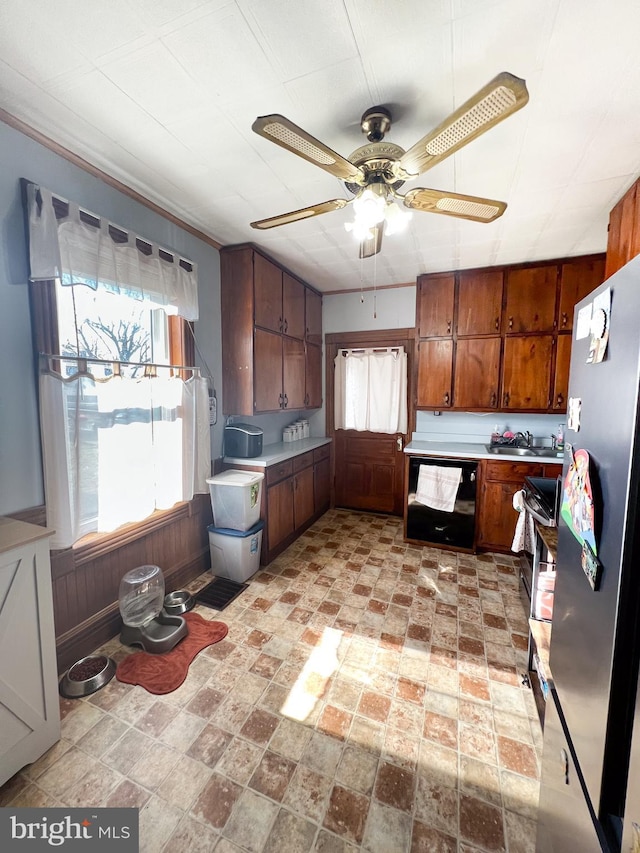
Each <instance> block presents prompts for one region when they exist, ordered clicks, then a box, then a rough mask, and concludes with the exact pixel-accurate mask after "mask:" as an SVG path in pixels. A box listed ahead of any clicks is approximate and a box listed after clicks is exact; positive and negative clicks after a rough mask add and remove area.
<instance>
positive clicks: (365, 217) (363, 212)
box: [353, 184, 387, 228]
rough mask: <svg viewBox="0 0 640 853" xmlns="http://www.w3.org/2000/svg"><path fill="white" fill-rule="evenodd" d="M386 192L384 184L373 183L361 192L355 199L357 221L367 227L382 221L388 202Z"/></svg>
mask: <svg viewBox="0 0 640 853" xmlns="http://www.w3.org/2000/svg"><path fill="white" fill-rule="evenodd" d="M378 187H380V189H378ZM374 188H375V189H374ZM386 194H387V187H386V186H384V185H383V184H373V185H372V186H371V187H367V188H366V189H365V190H363V191H362V192H361V193H359V194H358V195H357V196H356V198H355V199H354V200H353V209H354V211H355V221H356V222H357V223H358V224H360V225H363V226H364V227H365V228H373V226H374V225H378V223H380V222H382V221H383V220H384V214H385V207H386V204H387V199H386Z"/></svg>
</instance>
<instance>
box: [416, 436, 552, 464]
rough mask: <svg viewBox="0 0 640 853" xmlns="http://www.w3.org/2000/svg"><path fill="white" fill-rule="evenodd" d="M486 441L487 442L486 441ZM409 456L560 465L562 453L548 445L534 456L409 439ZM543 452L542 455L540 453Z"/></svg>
mask: <svg viewBox="0 0 640 853" xmlns="http://www.w3.org/2000/svg"><path fill="white" fill-rule="evenodd" d="M487 443H488V442H487ZM404 452H405V453H408V454H410V455H411V456H436V457H440V458H442V457H450V458H454V459H493V460H496V459H497V460H500V459H502V460H504V461H506V462H543V463H545V464H549V463H554V464H556V465H562V462H563V459H564V453H560V452H559V451H558V452H557V451H555V450H552V449H551V448H550V447H544V448H542V447H541V448H539V450H538V452H537V453H536V455H535V456H519V455H518V454H517V453H513V454H511V453H489V451H488V450H487V448H486V446H485V445H484V444H473V443H466V442H454V441H411V442H409V444H407V445H406V447H405V448H404ZM543 453H544V455H542V454H543Z"/></svg>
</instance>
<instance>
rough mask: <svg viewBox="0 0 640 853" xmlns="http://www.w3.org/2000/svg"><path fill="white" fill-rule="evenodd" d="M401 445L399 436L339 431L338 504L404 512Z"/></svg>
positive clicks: (351, 507)
mask: <svg viewBox="0 0 640 853" xmlns="http://www.w3.org/2000/svg"><path fill="white" fill-rule="evenodd" d="M401 444H402V439H400V443H398V440H397V437H396V436H395V435H383V434H381V433H372V432H355V431H354V430H343V429H340V430H336V433H335V456H336V479H335V483H336V498H335V502H336V506H341V507H347V508H350V509H366V510H375V511H376V512H389V513H394V514H396V515H401V514H402V507H403V501H402V483H403V469H404V458H403V453H402V450H401Z"/></svg>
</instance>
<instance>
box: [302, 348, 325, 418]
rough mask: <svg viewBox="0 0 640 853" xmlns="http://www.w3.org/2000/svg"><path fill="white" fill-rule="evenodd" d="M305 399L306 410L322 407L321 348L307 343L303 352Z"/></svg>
mask: <svg viewBox="0 0 640 853" xmlns="http://www.w3.org/2000/svg"><path fill="white" fill-rule="evenodd" d="M305 392H306V393H305V398H304V404H305V407H306V408H307V409H319V408H320V407H321V406H322V347H319V346H315V345H314V344H310V343H307V345H306V350H305Z"/></svg>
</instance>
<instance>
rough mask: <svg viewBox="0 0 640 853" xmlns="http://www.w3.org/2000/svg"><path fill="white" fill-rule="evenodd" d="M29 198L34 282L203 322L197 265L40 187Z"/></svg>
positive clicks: (29, 189)
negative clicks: (111, 296)
mask: <svg viewBox="0 0 640 853" xmlns="http://www.w3.org/2000/svg"><path fill="white" fill-rule="evenodd" d="M26 196H27V209H28V220H29V260H30V275H29V278H30V280H31V281H42V280H47V281H49V280H51V279H58V280H59V281H60V283H61V284H62V285H73V284H84V285H87V286H88V287H91V288H93V289H94V290H96V289H98V288H104V289H106V290H109V291H111V292H114V293H122V294H125V295H127V296H131V297H134V298H135V299H139V300H141V301H146V302H149V303H150V304H151V305H152V306H153V307H157V308H163V309H164V310H165V311H166V312H167V314H179V315H180V316H181V317H184V318H185V319H186V320H197V319H198V275H197V267H196V265H195V264H193V263H192V262H191V261H188V260H186V259H184V258H179V257H178V256H177V255H175V254H174V253H172V252H170V251H168V250H166V249H163V248H161V247H160V246H158V245H156V244H154V243H152V242H151V241H149V240H146V239H144V238H142V237H140V236H139V235H137V234H134V233H133V232H131V231H128V230H127V229H125V228H121V227H120V226H117V225H114V224H113V223H110V222H108V221H107V220H105V219H104V218H101V217H99V216H96V215H95V214H93V213H90V212H88V211H85V210H82V209H81V208H80V207H79V206H78V205H77V204H74V203H73V202H70V201H66V200H65V199H61V198H59V197H57V196H55V195H54V194H53V193H51V192H50V191H49V190H47V189H45V188H44V187H40V186H38V185H37V184H33V183H30V182H28V183H26Z"/></svg>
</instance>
